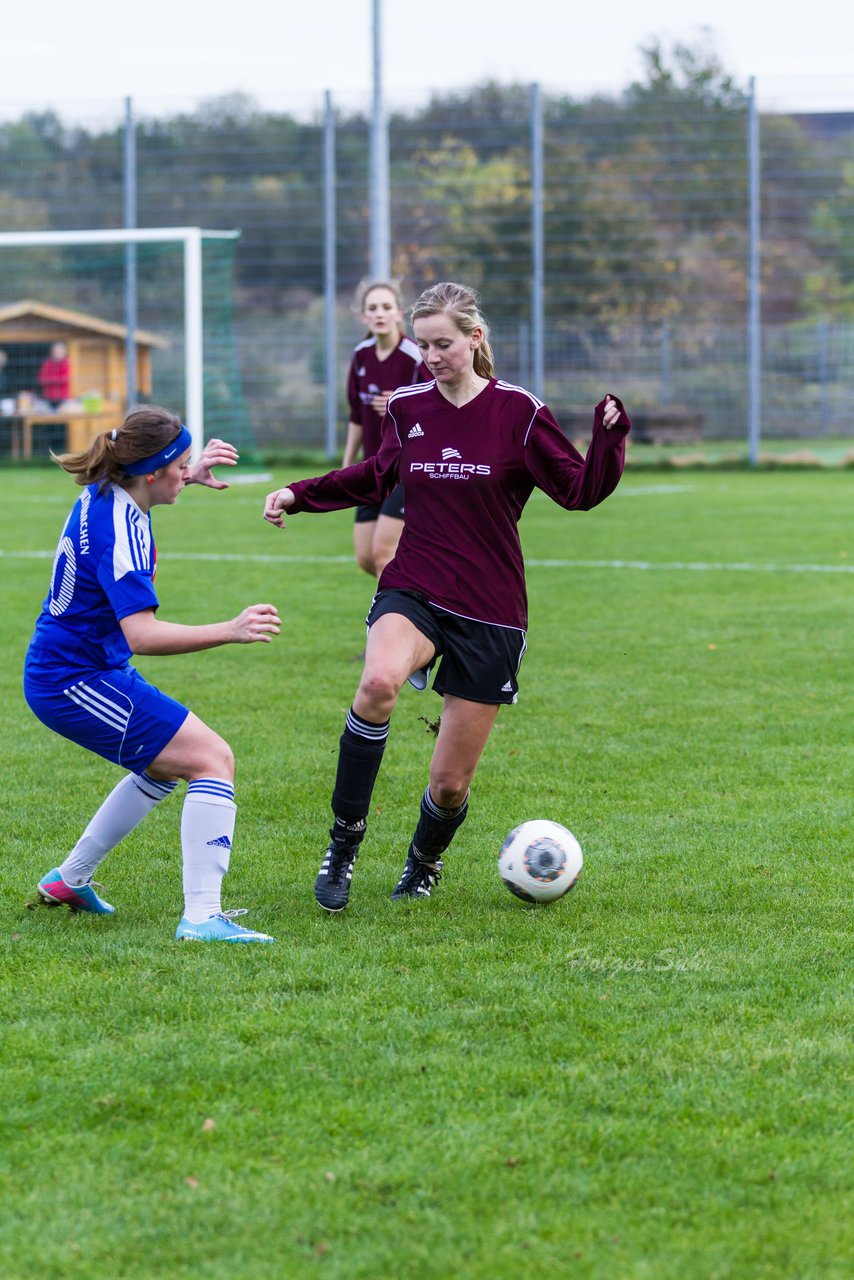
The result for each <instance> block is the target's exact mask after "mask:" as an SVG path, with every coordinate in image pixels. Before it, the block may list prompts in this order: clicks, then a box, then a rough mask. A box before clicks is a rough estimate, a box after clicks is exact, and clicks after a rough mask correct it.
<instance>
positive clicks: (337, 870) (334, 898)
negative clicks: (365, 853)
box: [314, 840, 359, 911]
mask: <svg viewBox="0 0 854 1280" xmlns="http://www.w3.org/2000/svg"><path fill="white" fill-rule="evenodd" d="M358 852H359V850H358V846H357V845H351V844H339V843H338V842H337V841H335V840H333V841H332V843H331V844H330V846H329V848H328V849H327V850H326V857H325V858H324V859H323V864H322V866H321V868H320V870H319V871H318V873H317V879H316V880H315V882H314V896H315V898H317V901H318V903H319V904H320V906H321V907H323V910H324V911H343V910H344V908H345V907H346V905H347V903H348V901H349V898H350V881H351V880H352V879H353V863H354V862H355V861H356V855H357V853H358Z"/></svg>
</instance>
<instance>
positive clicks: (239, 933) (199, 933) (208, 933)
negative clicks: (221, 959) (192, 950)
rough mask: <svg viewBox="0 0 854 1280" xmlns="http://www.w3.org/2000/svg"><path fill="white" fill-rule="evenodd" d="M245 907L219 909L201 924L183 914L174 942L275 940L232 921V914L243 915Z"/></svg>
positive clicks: (267, 934) (266, 934)
mask: <svg viewBox="0 0 854 1280" xmlns="http://www.w3.org/2000/svg"><path fill="white" fill-rule="evenodd" d="M245 915H246V908H245V907H238V908H237V909H236V910H234V911H220V912H218V913H217V914H216V915H215V916H211V917H210V919H209V920H205V921H204V923H203V924H192V923H191V921H189V920H188V919H187V917H186V916H184V917H183V918H182V920H181V923H180V924H179V925H178V928H177V930H176V932H175V941H176V942H275V941H276V939H275V938H271V937H270V935H269V933H257V932H256V930H254V929H244V928H243V925H241V924H235V923H234V919H233V917H234V916H245Z"/></svg>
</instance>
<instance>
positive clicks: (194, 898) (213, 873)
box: [181, 778, 237, 924]
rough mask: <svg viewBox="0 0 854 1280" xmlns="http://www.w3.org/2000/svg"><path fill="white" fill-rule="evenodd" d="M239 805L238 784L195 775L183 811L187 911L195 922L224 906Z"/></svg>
mask: <svg viewBox="0 0 854 1280" xmlns="http://www.w3.org/2000/svg"><path fill="white" fill-rule="evenodd" d="M236 816H237V805H236V804H235V803H234V786H233V784H232V783H231V782H228V781H227V780H225V779H223V778H195V779H194V780H193V781H192V782H191V783H190V784H189V785H188V787H187V794H186V796H185V798H184V808H183V811H182V813H181V849H182V852H183V857H184V866H183V880H184V915H185V916H186V918H187V919H188V920H189V921H190V922H191V923H192V924H203V923H204V921H205V920H208V919H210V917H211V916H213V915H216V914H217V912H219V911H221V910H222V898H221V890H222V881H223V877H224V876H225V873H226V872H227V871H228V863H229V859H230V857H231V843H232V839H233V837H234V823H235V818H236Z"/></svg>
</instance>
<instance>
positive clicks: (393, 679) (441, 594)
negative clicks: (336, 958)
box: [264, 283, 630, 911]
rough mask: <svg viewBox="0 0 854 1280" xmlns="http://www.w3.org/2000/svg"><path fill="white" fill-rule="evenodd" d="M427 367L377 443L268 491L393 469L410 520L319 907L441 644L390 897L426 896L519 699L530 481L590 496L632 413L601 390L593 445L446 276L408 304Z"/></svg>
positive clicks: (351, 487)
mask: <svg viewBox="0 0 854 1280" xmlns="http://www.w3.org/2000/svg"><path fill="white" fill-rule="evenodd" d="M412 320H413V330H414V333H415V339H416V342H417V344H418V348H419V350H420V352H421V355H422V358H423V360H424V362H425V364H426V365H427V367H428V369H429V370H430V373H431V374H432V375H433V379H434V380H433V381H432V382H429V383H426V384H422V385H414V386H409V387H402V388H400V389H399V390H398V391H396V392H395V393H394V395H392V396H391V398H390V399H389V402H388V406H387V412H386V418H385V422H384V425H383V436H382V443H381V445H380V449H379V452H378V453H377V454H376V455H375V456H374V457H372V458H368V459H366V460H365V461H364V462H362V463H359V464H358V465H356V466H351V467H347V468H345V469H344V470H342V471H333V472H330V473H329V474H328V475H326V476H321V477H319V478H318V479H315V480H303V481H300V482H298V483H296V484H293V485H291V486H289V487H287V488H285V489H279V490H278V491H277V492H276V493H271V494H269V495H268V497H267V501H266V504H265V509H264V518H265V519H266V520H268V521H269V522H270V523H271V524H274V525H277V526H279V527H281V526H282V525H283V524H284V515H285V513H286V512H298V511H332V510H335V509H337V508H340V507H347V506H353V505H355V504H356V503H359V502H377V501H379V500H381V499H382V497H383V496H384V495H385V494H386V493H388V492H390V491H391V489H392V488H393V487H394V486H395V485H396V484H398V483H399V482H400V481H402V482H403V483H404V486H405V490H406V524H405V526H404V531H403V536H402V538H401V541H400V545H399V547H398V551H397V554H396V555H395V557H394V559H393V560H392V561H390V563H389V564H388V565H387V566H386V568H385V570H384V572H383V574H382V577H381V578H380V582H379V590H378V592H377V595H376V596H375V598H374V602H373V605H372V607H371V611H370V613H369V615H368V626H369V628H370V629H369V632H368V643H367V649H366V652H365V667H364V671H363V673H362V678H361V681H360V683H359V688H358V690H357V692H356V697H355V699H354V701H353V706H352V708H351V709H350V712H349V713H348V716H347V722H346V725H345V728H344V732H343V734H342V736H341V741H340V749H339V756H338V770H337V774H336V780H335V789H334V791H333V794H332V811H333V814H334V821H333V825H332V829H331V832H330V835H331V837H332V840H331V843H330V845H329V849H328V851H327V853H326V857H325V858H324V861H323V865H322V867H321V869H320V872H319V874H318V877H317V880H316V883H315V896H316V898H317V901H318V902H319V904H320V905H321V906H322V907H324V908H325V909H326V910H327V911H341V910H343V908H344V907H345V906H346V905H347V901H348V898H349V893H350V881H351V878H352V874H353V864H354V862H355V859H356V855H357V853H358V850H359V845H360V844H361V841H362V839H363V837H364V834H365V827H366V818H367V814H368V812H369V808H370V800H371V793H372V790H373V786H374V782H375V780H376V776H377V772H378V770H379V766H380V762H381V760H382V755H383V750H384V748H385V743H386V739H387V738H388V731H389V719H390V716H391V712H392V710H393V709H394V706H395V704H396V702H397V697H398V694H399V693H400V690H401V688H402V686H403V684H404V682H405V681H406V680H407V679H408V678H409V677H410V676H411V675H413V674H414V673H416V672H418V671H419V670H424V669H425V668H428V669H429V667H430V666H431V665H432V663H433V662H434V661H435V660H436V659H439V658H441V662H440V665H439V668H438V670H437V672H436V676H435V678H434V681H433V688H434V690H435V692H437V693H438V694H440V696H442V697H443V706H442V716H441V727H440V729H439V734H438V737H437V740H436V746H435V748H434V751H433V757H432V760H431V762H430V780H429V785H428V787H427V789H426V790H425V792H424V795H423V797H422V800H421V813H420V816H419V820H418V825H417V827H416V829H415V834H414V836H413V838H412V843H411V844H410V846H409V852H408V854H407V858H406V865H405V867H404V871H403V875H402V876H401V878H400V880H399V882H398V884H397V886H396V888H395V890H394V892H393V894H392V897H395V898H403V897H429V895H430V892H431V889H432V888H433V885H434V884H435V882H436V881H437V880H438V878H439V874H440V872H441V870H442V866H443V863H442V854H443V853H444V852H445V850H446V849H447V848H448V845H449V844H450V843H451V840H452V839H453V836H454V833H455V831H456V830H457V828H458V827H459V826H460V825H461V824H462V822H463V821H464V819H465V816H466V811H467V808H468V795H469V784H470V782H471V780H472V778H473V776H474V772H475V769H476V767H477V764H478V761H479V759H480V756H481V754H482V752H483V749H484V747H485V746H486V742H487V739H488V737H489V734H490V732H491V730H492V726H493V724H494V723H495V718H496V716H497V714H498V709H499V707H500V706H502V705H503V704H505V703H512V702H515V701H516V694H517V689H518V685H517V677H518V673H519V666H520V663H521V660H522V655H523V654H524V652H525V637H526V627H527V621H528V619H527V597H526V591H525V572H524V561H523V557H522V548H521V544H520V542H519V533H518V528H517V526H518V521H519V517H520V516H521V513H522V509H523V507H524V505H525V503H526V502H527V500H528V498H529V497H530V496H531V493H532V491H533V489H534V487H535V486H536V487H538V488H540V489H542V490H543V491H544V492H545V493H546V494H548V496H549V497H550V498H552V499H553V500H554V501H555V502H556V503H558V504H559V505H560V506H562V507H564V508H566V509H568V510H572V509H580V510H587V509H589V508H590V507H594V506H596V504H597V503H599V502H601V501H602V500H603V499H604V498H606V497H607V496H608V494H610V493H611V492H612V491H613V490H614V488H615V487H616V485H617V482H618V481H619V478H620V475H621V473H622V469H623V462H624V458H625V437H626V434H627V432H628V430H629V426H630V424H629V419H628V418H627V416H626V414H625V411H624V410H623V406H622V404H621V403H620V401H619V400H617V399H616V398H615V397H613V396H606V397H605V398H604V399H603V400H602V401H601V402H600V403H599V404H598V405H597V406H596V409H595V410H594V418H593V436H592V439H591V442H590V447H589V449H588V450H587V455H586V457H584V458H582V456H581V454H580V453H579V452H578V451H577V449H575V448H574V446H573V445H572V444H571V443H570V441H569V440H568V439H567V438H566V436H565V435H564V434H563V432H562V431H561V429H560V427H559V426H558V424H557V422H556V421H555V419H554V417H553V416H552V414H551V413H550V411H549V410H548V409H547V408H546V406H545V405H544V404H543V403H542V401H540V400H538V399H537V397H536V396H534V395H532V394H531V393H530V392H529V391H525V390H524V389H523V388H522V387H515V386H513V385H512V384H510V383H507V382H503V381H502V380H501V379H498V378H496V377H495V376H494V372H493V360H492V351H491V349H490V346H489V341H488V332H489V331H488V328H487V325H486V322H485V320H484V319H483V317H482V315H481V314H480V311H479V306H478V298H477V295H476V294H475V293H474V292H473V291H472V290H470V289H468V288H466V287H465V286H464V285H459V284H453V283H445V284H437V285H434V286H433V288H432V289H428V290H426V291H425V292H424V293H423V294H422V295H421V297H420V298H419V299H418V301H417V302H416V304H415V306H414V307H413V309H412Z"/></svg>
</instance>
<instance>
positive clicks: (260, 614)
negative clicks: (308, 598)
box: [233, 604, 282, 644]
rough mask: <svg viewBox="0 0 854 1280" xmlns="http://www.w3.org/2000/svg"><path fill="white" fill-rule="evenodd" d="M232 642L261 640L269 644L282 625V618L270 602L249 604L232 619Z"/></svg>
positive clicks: (251, 642)
mask: <svg viewBox="0 0 854 1280" xmlns="http://www.w3.org/2000/svg"><path fill="white" fill-rule="evenodd" d="M233 625H234V631H235V635H234V643H235V644H253V643H254V642H255V641H256V640H263V641H264V643H265V644H269V643H270V641H271V640H272V639H273V636H277V635H278V634H279V632H280V630H281V627H282V620H281V618H280V617H279V615H278V614H277V613H276V606H275V605H272V604H250V605H249V606H248V608H246V609H244V610H243V612H242V613H241V614H238V616H237V617H236V618H235V619H234V623H233Z"/></svg>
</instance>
